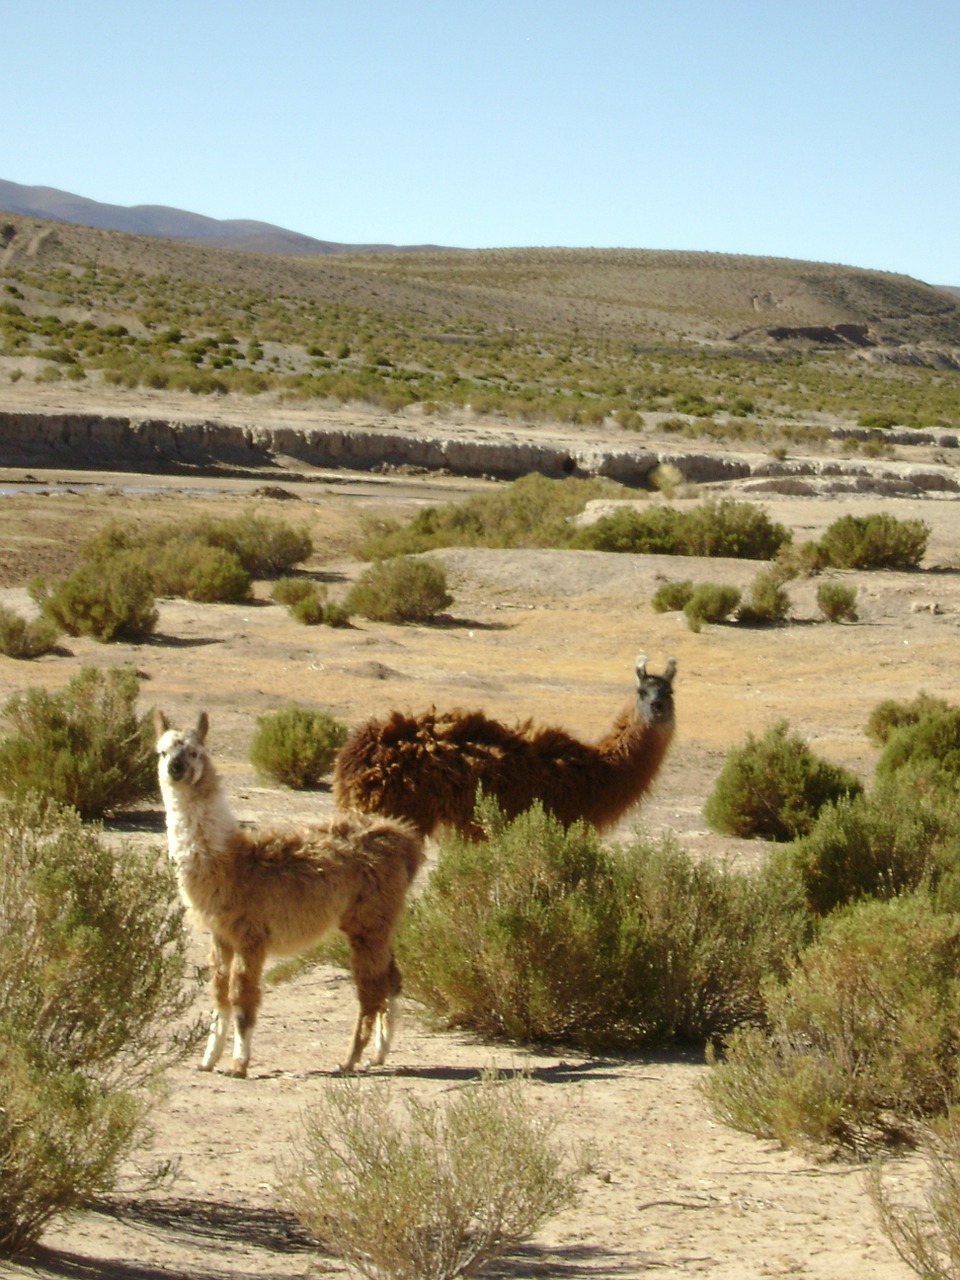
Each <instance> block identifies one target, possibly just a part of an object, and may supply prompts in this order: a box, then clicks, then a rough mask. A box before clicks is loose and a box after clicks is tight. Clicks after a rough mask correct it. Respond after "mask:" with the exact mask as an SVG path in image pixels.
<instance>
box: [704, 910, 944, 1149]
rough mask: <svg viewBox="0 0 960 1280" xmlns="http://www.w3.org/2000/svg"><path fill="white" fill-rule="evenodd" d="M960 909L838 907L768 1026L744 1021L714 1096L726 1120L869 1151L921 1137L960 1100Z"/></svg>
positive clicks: (769, 1134)
mask: <svg viewBox="0 0 960 1280" xmlns="http://www.w3.org/2000/svg"><path fill="white" fill-rule="evenodd" d="M958 966H960V917H958V916H956V915H954V914H952V913H951V914H941V913H938V912H937V911H936V909H935V908H934V907H933V905H932V904H931V901H930V899H929V898H927V897H926V896H925V895H920V894H918V895H911V896H905V897H901V898H895V899H892V900H891V901H887V902H881V901H870V900H867V901H864V902H861V903H858V904H856V905H855V906H853V907H849V908H846V909H843V910H840V911H837V912H835V913H834V914H833V915H832V916H831V917H829V918H828V919H827V920H826V921H825V923H824V925H823V928H822V932H821V935H820V937H819V939H818V940H817V941H816V942H814V943H813V944H812V945H811V946H810V947H809V948H807V950H806V951H804V952H803V954H802V955H801V956H800V958H799V960H798V961H797V962H796V965H795V966H794V968H793V971H792V972H791V974H790V976H789V978H788V979H787V980H786V981H785V982H775V981H768V983H767V984H766V985H765V988H764V996H765V1003H766V1010H765V1013H766V1029H761V1028H760V1027H759V1026H752V1027H751V1026H745V1027H740V1028H738V1029H737V1030H735V1031H734V1032H733V1034H732V1035H731V1036H730V1037H729V1039H728V1041H727V1044H726V1046H725V1058H724V1060H723V1061H721V1062H715V1066H714V1071H713V1072H712V1074H711V1076H710V1078H709V1080H708V1082H707V1085H706V1093H707V1096H708V1098H709V1099H710V1102H711V1105H712V1107H713V1109H714V1111H715V1112H716V1114H717V1115H718V1117H719V1118H720V1119H721V1120H724V1121H725V1122H726V1123H728V1124H730V1125H732V1126H733V1127H734V1128H737V1129H742V1130H744V1131H745V1132H748V1133H754V1134H756V1135H758V1136H760V1137H765V1138H776V1139H778V1140H779V1141H780V1142H782V1143H783V1144H784V1145H785V1146H793V1147H800V1148H808V1147H809V1148H824V1147H826V1148H832V1149H834V1150H836V1151H841V1152H845V1153H848V1154H849V1153H854V1152H862V1151H864V1150H867V1149H870V1148H872V1147H876V1146H877V1145H878V1144H882V1143H887V1142H897V1141H903V1140H905V1139H907V1140H909V1139H912V1138H915V1136H916V1134H917V1132H918V1126H919V1125H920V1124H921V1123H922V1121H923V1120H924V1119H925V1118H928V1117H931V1116H936V1115H938V1114H940V1113H942V1112H943V1111H944V1109H945V1108H946V1107H947V1106H949V1105H950V1104H951V1103H953V1102H956V1101H960V1098H958V1081H957V1072H956V1060H957V1052H958V1050H960V979H958V977H957V973H958Z"/></svg>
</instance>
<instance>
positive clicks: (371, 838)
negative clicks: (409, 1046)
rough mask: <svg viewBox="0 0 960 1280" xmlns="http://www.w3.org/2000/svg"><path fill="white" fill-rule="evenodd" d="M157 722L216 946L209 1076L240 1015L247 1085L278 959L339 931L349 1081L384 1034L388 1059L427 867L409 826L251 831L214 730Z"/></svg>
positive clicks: (205, 1066)
mask: <svg viewBox="0 0 960 1280" xmlns="http://www.w3.org/2000/svg"><path fill="white" fill-rule="evenodd" d="M154 714H155V728H156V733H157V755H158V769H159V775H160V789H161V792H162V794H163V802H164V806H165V808H166V813H167V838H168V841H169V846H170V857H171V858H172V859H173V862H174V865H175V867H176V872H177V879H178V881H179V885H180V892H181V894H182V896H183V899H184V901H185V902H186V904H187V906H188V907H189V908H190V909H191V911H192V913H193V914H194V916H195V918H196V919H197V921H198V922H199V923H201V924H202V925H204V926H206V928H208V929H209V930H210V934H211V938H212V950H211V961H212V973H211V987H212V990H213V998H214V1005H215V1008H214V1014H213V1020H212V1023H211V1027H210V1035H209V1038H208V1040H207V1047H206V1052H205V1053H204V1055H203V1062H202V1064H201V1066H202V1070H204V1071H212V1070H213V1068H214V1067H215V1066H216V1064H217V1062H218V1061H219V1060H220V1057H221V1055H222V1053H223V1049H224V1045H225V1043H226V1038H227V1030H228V1027H229V1023H230V1017H231V1014H232V1015H233V1024H234V1048H233V1064H232V1068H231V1074H233V1075H235V1076H245V1075H246V1073H247V1064H248V1062H249V1061H250V1044H251V1039H252V1036H253V1028H254V1023H255V1022H256V1017H257V1010H258V1008H259V1006H260V998H261V991H260V978H261V974H262V971H263V965H264V961H265V959H266V957H267V955H268V953H269V954H274V955H292V954H295V953H296V952H298V951H301V950H303V948H304V947H307V946H309V945H310V944H311V943H313V942H315V941H317V940H318V939H319V938H320V937H322V936H323V935H324V934H325V933H327V932H328V931H329V930H330V929H332V928H334V927H339V928H340V929H341V930H342V931H343V933H344V934H345V935H346V937H347V939H348V941H349V943H350V950H351V961H352V966H351V967H352V970H353V979H354V982H355V984H356V988H357V996H358V999H359V1002H360V1010H359V1014H358V1016H357V1022H356V1028H355V1030H354V1033H353V1038H352V1040H351V1042H350V1049H349V1053H348V1055H347V1059H346V1062H345V1063H344V1064H343V1068H342V1069H343V1070H344V1071H352V1070H353V1069H354V1068H355V1067H356V1065H357V1063H358V1062H359V1061H360V1057H361V1055H362V1054H363V1052H364V1049H365V1048H366V1046H367V1044H368V1042H369V1041H370V1038H371V1035H373V1041H374V1043H373V1055H372V1061H373V1062H374V1063H375V1064H377V1065H379V1064H381V1063H382V1062H383V1061H384V1059H385V1058H386V1055H387V1050H388V1049H389V1047H390V1041H391V1038H392V1036H393V1031H394V1027H395V1022H396V1001H397V996H398V995H399V992H400V970H399V969H398V967H397V963H396V960H395V959H394V955H393V949H392V946H391V939H392V937H393V932H394V929H395V927H396V924H397V920H398V918H399V916H400V912H401V911H402V909H403V904H404V900H405V897H406V893H407V890H408V888H409V886H410V883H411V881H412V880H413V878H414V876H415V875H416V873H417V869H418V868H419V867H420V865H421V863H422V862H423V841H422V839H421V837H420V836H419V835H418V834H417V833H416V832H415V831H414V830H413V828H412V827H411V826H409V825H408V824H407V823H404V822H401V821H395V820H391V819H385V818H376V819H375V818H370V817H366V816H362V815H353V816H350V817H346V816H341V817H337V818H334V819H332V820H331V821H329V822H326V823H317V824H316V825H310V826H303V827H287V828H280V829H277V830H264V831H256V832H252V831H247V830H242V829H241V827H240V824H239V823H238V821H237V819H236V818H235V817H234V816H233V814H232V813H231V811H230V807H229V804H228V803H227V798H226V796H225V794H224V791H223V786H222V783H221V781H220V778H219V776H218V774H217V771H216V769H215V767H214V765H213V761H212V760H211V759H210V756H209V754H208V753H207V749H206V746H205V743H206V737H207V731H208V727H209V721H208V719H207V715H206V712H204V713H202V714H201V716H200V718H199V721H198V723H197V727H196V728H195V729H186V730H180V729H174V728H171V726H170V724H169V722H168V721H167V719H166V717H165V716H164V715H163V713H162V712H160V711H157V712H155V713H154Z"/></svg>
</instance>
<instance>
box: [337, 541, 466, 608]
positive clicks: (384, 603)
mask: <svg viewBox="0 0 960 1280" xmlns="http://www.w3.org/2000/svg"><path fill="white" fill-rule="evenodd" d="M344 603H345V607H346V609H347V612H348V613H358V614H360V615H361V617H364V618H370V619H371V620H372V621H374V622H429V621H430V619H431V618H433V617H435V616H436V614H438V613H440V611H441V610H443V609H446V608H447V606H448V605H450V604H452V603H453V597H452V596H451V595H450V594H449V592H448V591H447V578H446V574H445V573H444V570H443V567H442V565H437V564H433V563H431V562H430V561H429V560H417V559H414V558H413V557H412V556H397V557H396V559H394V560H380V561H378V562H377V563H376V564H372V565H371V566H370V567H369V568H368V569H365V570H364V571H363V573H362V574H361V575H360V577H359V578H358V579H357V581H356V582H355V583H354V584H353V586H352V587H351V588H350V591H349V592H348V593H347V598H346V601H345V602H344Z"/></svg>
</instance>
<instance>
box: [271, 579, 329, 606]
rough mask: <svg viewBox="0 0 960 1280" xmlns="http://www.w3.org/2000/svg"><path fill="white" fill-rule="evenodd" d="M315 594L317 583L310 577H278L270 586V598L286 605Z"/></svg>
mask: <svg viewBox="0 0 960 1280" xmlns="http://www.w3.org/2000/svg"><path fill="white" fill-rule="evenodd" d="M316 595H317V584H316V583H315V582H314V580H313V579H312V578H289V577H284V578H278V579H277V580H276V582H275V583H274V584H273V586H272V587H271V588H270V598H271V599H272V600H275V601H276V603H277V604H285V605H287V606H288V607H289V606H290V605H294V604H297V603H299V601H301V600H306V599H308V598H309V597H311V596H313V597H315V596H316Z"/></svg>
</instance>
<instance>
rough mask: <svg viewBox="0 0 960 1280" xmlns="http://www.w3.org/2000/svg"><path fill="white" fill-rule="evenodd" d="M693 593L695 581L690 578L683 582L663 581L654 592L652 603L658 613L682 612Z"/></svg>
mask: <svg viewBox="0 0 960 1280" xmlns="http://www.w3.org/2000/svg"><path fill="white" fill-rule="evenodd" d="M692 595H693V583H692V582H691V581H690V579H689V578H686V579H685V580H684V581H683V582H663V583H661V584H660V586H659V587H657V589H656V591H655V592H654V593H653V599H652V600H651V601H650V603H651V605H652V606H653V609H654V612H656V613H673V612H680V611H682V610H683V609H684V608H685V607H686V605H687V603H688V601H689V600H690V598H691V596H692Z"/></svg>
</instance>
